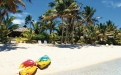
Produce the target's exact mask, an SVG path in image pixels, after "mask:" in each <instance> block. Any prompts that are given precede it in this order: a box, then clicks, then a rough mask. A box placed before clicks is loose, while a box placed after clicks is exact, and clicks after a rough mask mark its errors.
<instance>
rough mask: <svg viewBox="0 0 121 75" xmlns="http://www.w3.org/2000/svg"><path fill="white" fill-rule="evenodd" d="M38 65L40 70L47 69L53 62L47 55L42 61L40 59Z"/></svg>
mask: <svg viewBox="0 0 121 75" xmlns="http://www.w3.org/2000/svg"><path fill="white" fill-rule="evenodd" d="M36 63H37V67H38V68H39V69H45V68H47V67H48V66H49V65H50V64H51V60H50V58H49V57H48V56H47V55H45V56H43V57H41V58H40V59H38V60H37V61H36Z"/></svg>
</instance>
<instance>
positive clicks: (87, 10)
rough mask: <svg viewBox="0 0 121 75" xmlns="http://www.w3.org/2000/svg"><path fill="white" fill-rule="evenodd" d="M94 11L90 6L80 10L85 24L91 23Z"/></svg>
mask: <svg viewBox="0 0 121 75" xmlns="http://www.w3.org/2000/svg"><path fill="white" fill-rule="evenodd" d="M95 12H96V9H94V8H93V7H90V6H86V7H84V11H82V15H83V17H84V19H85V24H86V26H87V25H93V24H94V21H95V19H94V18H93V15H94V13H95Z"/></svg>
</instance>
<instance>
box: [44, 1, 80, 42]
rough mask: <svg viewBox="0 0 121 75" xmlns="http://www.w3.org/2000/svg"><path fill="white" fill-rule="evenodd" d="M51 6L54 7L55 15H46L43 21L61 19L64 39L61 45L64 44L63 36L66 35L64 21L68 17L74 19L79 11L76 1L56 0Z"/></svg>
mask: <svg viewBox="0 0 121 75" xmlns="http://www.w3.org/2000/svg"><path fill="white" fill-rule="evenodd" d="M49 5H51V7H53V9H52V10H53V13H51V15H49V16H46V15H44V16H43V17H44V18H43V20H52V19H54V18H57V17H60V18H61V21H62V38H61V43H62V42H63V34H64V19H65V18H67V17H74V15H72V13H73V14H74V11H77V6H78V5H77V3H76V2H75V1H74V0H55V1H54V2H51V3H50V4H49ZM73 22H74V21H73Z"/></svg>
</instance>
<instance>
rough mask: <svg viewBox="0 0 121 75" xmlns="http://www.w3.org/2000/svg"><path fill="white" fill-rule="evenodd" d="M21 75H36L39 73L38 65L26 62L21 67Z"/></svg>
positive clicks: (31, 61)
mask: <svg viewBox="0 0 121 75" xmlns="http://www.w3.org/2000/svg"><path fill="white" fill-rule="evenodd" d="M19 69H20V71H19V75H34V74H35V73H36V71H37V66H36V63H35V62H34V61H33V60H30V59H29V60H26V61H24V62H23V63H22V64H20V66H19Z"/></svg>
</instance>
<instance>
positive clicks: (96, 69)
mask: <svg viewBox="0 0 121 75" xmlns="http://www.w3.org/2000/svg"><path fill="white" fill-rule="evenodd" d="M51 75H121V58H117V59H114V60H110V61H106V62H103V63H98V64H95V65H91V66H87V67H84V68H79V69H74V70H70V71H63V72H59V73H57V74H51Z"/></svg>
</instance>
